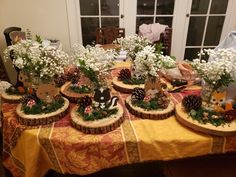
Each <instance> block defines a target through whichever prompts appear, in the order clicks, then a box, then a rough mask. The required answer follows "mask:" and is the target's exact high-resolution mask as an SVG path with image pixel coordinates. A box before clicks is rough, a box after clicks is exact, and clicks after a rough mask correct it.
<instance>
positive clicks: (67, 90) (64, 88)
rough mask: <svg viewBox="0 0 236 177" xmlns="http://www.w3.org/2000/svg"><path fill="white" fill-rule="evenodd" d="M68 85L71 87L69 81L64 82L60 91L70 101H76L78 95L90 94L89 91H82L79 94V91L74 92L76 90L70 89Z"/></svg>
mask: <svg viewBox="0 0 236 177" xmlns="http://www.w3.org/2000/svg"><path fill="white" fill-rule="evenodd" d="M70 87H71V82H66V83H65V84H64V85H63V86H62V87H61V90H60V91H61V93H62V95H63V96H65V97H66V98H68V99H69V100H70V101H71V102H73V103H76V102H77V101H78V99H79V98H80V97H83V96H86V95H88V96H91V94H90V93H83V94H80V93H76V92H72V91H70Z"/></svg>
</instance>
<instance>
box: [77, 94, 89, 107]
mask: <svg viewBox="0 0 236 177" xmlns="http://www.w3.org/2000/svg"><path fill="white" fill-rule="evenodd" d="M91 104H92V99H91V97H89V96H84V97H81V98H80V99H79V100H78V105H79V107H82V108H86V107H87V106H90V105H91Z"/></svg>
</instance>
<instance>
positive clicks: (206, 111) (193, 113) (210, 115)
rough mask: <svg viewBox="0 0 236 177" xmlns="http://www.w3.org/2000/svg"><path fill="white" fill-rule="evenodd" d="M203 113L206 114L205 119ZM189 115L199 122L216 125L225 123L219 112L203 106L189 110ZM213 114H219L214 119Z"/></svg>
mask: <svg viewBox="0 0 236 177" xmlns="http://www.w3.org/2000/svg"><path fill="white" fill-rule="evenodd" d="M204 114H208V116H207V119H206V118H204ZM189 115H190V117H191V118H192V119H193V120H196V121H198V122H199V123H200V124H206V123H210V124H212V125H214V126H216V127H218V126H221V125H225V124H226V123H227V122H226V121H225V119H224V118H223V116H222V115H221V114H220V113H217V112H215V111H214V110H209V109H205V108H200V109H198V110H191V111H190V113H189ZM214 116H219V118H217V119H215V118H214Z"/></svg>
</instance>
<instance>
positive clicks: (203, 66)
mask: <svg viewBox="0 0 236 177" xmlns="http://www.w3.org/2000/svg"><path fill="white" fill-rule="evenodd" d="M205 54H208V55H209V56H210V57H211V60H210V61H208V62H206V61H205V60H200V59H195V60H193V62H192V63H191V65H192V66H193V67H194V69H195V70H196V71H197V72H198V74H199V76H201V78H202V79H203V80H204V81H205V82H206V83H207V84H209V85H210V86H211V87H212V88H213V89H214V90H217V89H219V88H220V87H222V86H228V85H229V84H230V83H231V82H233V81H234V80H235V79H236V50H235V49H219V50H217V51H214V50H211V49H207V50H206V49H205V50H203V51H202V52H201V55H205Z"/></svg>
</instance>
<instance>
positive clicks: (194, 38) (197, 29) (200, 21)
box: [186, 17, 206, 46]
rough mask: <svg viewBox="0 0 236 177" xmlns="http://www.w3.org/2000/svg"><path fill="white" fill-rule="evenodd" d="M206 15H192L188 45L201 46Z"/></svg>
mask: <svg viewBox="0 0 236 177" xmlns="http://www.w3.org/2000/svg"><path fill="white" fill-rule="evenodd" d="M205 20H206V17H190V21H189V27H188V36H187V44H186V45H187V46H200V45H201V42H202V37H203V32H204V26H205Z"/></svg>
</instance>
